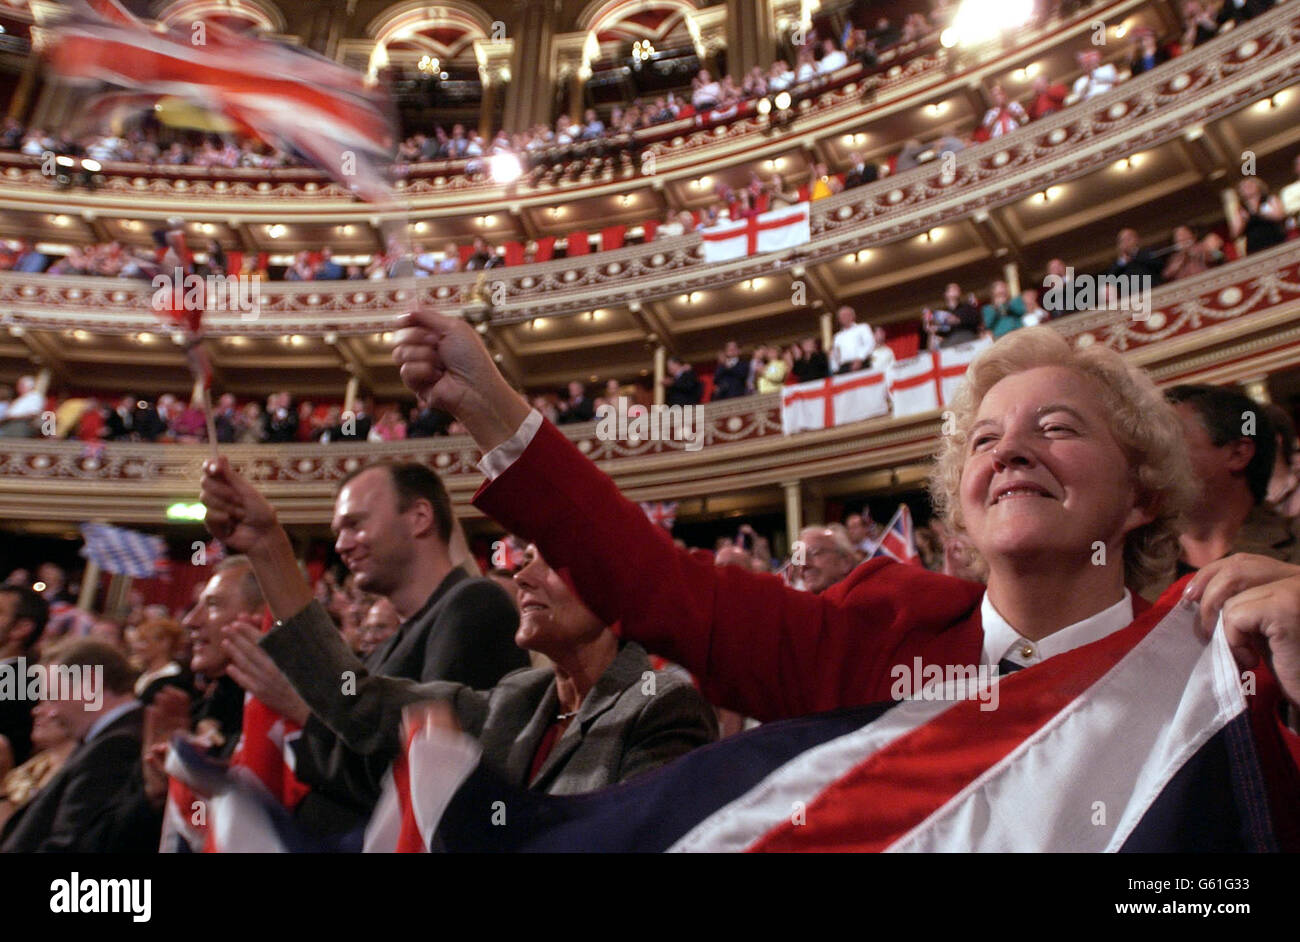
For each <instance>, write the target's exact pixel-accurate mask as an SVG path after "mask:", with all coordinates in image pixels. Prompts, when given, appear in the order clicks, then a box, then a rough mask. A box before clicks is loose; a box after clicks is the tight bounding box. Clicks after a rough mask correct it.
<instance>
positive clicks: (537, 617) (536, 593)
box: [515, 546, 605, 660]
mask: <svg viewBox="0 0 1300 942" xmlns="http://www.w3.org/2000/svg"><path fill="white" fill-rule="evenodd" d="M526 555H527V558H528V562H527V563H526V564H525V565H524V568H523V569H521V570H519V571H518V572H517V573H515V583H516V584H517V585H518V586H519V630H518V631H516V632H515V644H517V645H519V647H521V648H523V649H525V650H527V651H537V652H539V653H541V654H545V655H546V656H547V657H549V658H551V659H552V660H562V659H563V657H564V655H565V654H566V653H567V652H569V651H571V650H572V649H573V648H574V647H576V646H577V645H579V644H584V643H588V642H591V641H594V640H595V639H596V638H598V637H599V636H600V634H601V632H603V631H604V630H605V626H604V625H603V624H602V623H601V621H600V619H599V618H597V617H596V615H595V614H594V613H593V612H592V611H591V610H590V609H589V608H587V606H585V605H583V604H582V602H581V600H579V598H578V596H577V595H576V594H575V593H574V592H573V590H572V589H570V588H569V586H568V584H567V583H566V582H565V581H564V580H563V579H562V578H560V574H559V573H557V572H556V571H555V570H554V569H552V568H551V567H550V566H548V565H547V564H546V561H545V560H544V559H542V557H541V556H540V555H539V554H538V552H537V547H535V546H529V547H528V550H527V554H526Z"/></svg>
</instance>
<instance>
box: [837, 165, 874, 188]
mask: <svg viewBox="0 0 1300 942" xmlns="http://www.w3.org/2000/svg"><path fill="white" fill-rule="evenodd" d="M879 177H880V168H879V167H877V166H876V165H875V164H863V165H862V166H861V167H853V168H851V169H850V170H849V172H848V174H847V175H846V176H845V177H844V189H846V190H851V189H853V187H855V186H862V185H863V184H864V183H875V182H876V180H877V179H879Z"/></svg>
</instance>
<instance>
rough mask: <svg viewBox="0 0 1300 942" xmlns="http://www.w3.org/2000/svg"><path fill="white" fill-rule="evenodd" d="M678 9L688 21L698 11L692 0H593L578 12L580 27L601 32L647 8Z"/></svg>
mask: <svg viewBox="0 0 1300 942" xmlns="http://www.w3.org/2000/svg"><path fill="white" fill-rule="evenodd" d="M665 8H666V9H670V10H677V11H680V12H681V13H684V14H685V15H686V19H687V22H690V21H691V14H692V13H694V12H696V7H695V4H693V3H691V2H690V0H593V2H591V3H589V4H588V5H587V6H586V8H585V9H583V11H582V12H581V13H580V14H578V27H579V28H580V29H584V30H587V31H589V32H593V33H599V32H600V31H601V30H602V29H604V28H605V27H606V26H609V25H610V24H612V23H617V22H619V21H620V20H622V19H623V17H625V16H626V15H627V14H629V13H636V12H638V11H639V10H645V9H665Z"/></svg>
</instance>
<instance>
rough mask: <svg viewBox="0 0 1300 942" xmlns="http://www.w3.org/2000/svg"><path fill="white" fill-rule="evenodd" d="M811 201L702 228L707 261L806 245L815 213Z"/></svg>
mask: <svg viewBox="0 0 1300 942" xmlns="http://www.w3.org/2000/svg"><path fill="white" fill-rule="evenodd" d="M808 207H809V204H808V203H798V204H796V205H794V206H788V207H785V208H783V209H774V210H772V211H771V212H767V213H761V214H759V215H757V216H751V217H749V218H748V219H741V220H738V221H736V222H724V223H722V224H721V225H717V226H710V227H708V228H707V229H701V230H700V238H701V240H702V242H701V246H702V248H703V252H704V260H705V261H706V262H709V263H713V262H729V261H731V260H732V259H737V258H745V257H746V256H748V255H760V254H762V253H764V252H779V251H780V250H781V249H790V248H794V247H795V246H798V245H803V244H804V243H805V242H807V241H809V240H810V239H811V238H812V228H811V226H812V222H811V220H812V215H811V213H810V212H809V209H808Z"/></svg>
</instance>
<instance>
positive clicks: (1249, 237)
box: [1228, 177, 1286, 255]
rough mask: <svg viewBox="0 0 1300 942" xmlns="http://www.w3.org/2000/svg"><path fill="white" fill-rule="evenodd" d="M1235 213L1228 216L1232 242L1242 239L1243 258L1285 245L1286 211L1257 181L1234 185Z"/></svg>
mask: <svg viewBox="0 0 1300 942" xmlns="http://www.w3.org/2000/svg"><path fill="white" fill-rule="evenodd" d="M1237 196H1238V202H1237V209H1236V212H1235V213H1230V214H1229V216H1228V229H1229V231H1230V232H1231V234H1232V238H1234V239H1240V238H1242V237H1243V236H1244V237H1245V239H1246V254H1247V255H1254V254H1255V253H1256V252H1262V251H1264V250H1265V249H1271V248H1272V247H1273V246H1275V245H1281V244H1282V243H1283V242H1285V241H1286V227H1285V226H1284V225H1283V221H1284V220H1285V219H1286V211H1285V210H1284V209H1283V208H1282V203H1281V201H1279V200H1278V198H1277V197H1276V196H1271V195H1270V194H1269V192H1268V184H1267V183H1265V182H1264V181H1263V180H1261V179H1260V178H1259V177H1246V178H1244V179H1243V180H1242V181H1241V182H1240V183H1238V184H1237Z"/></svg>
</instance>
